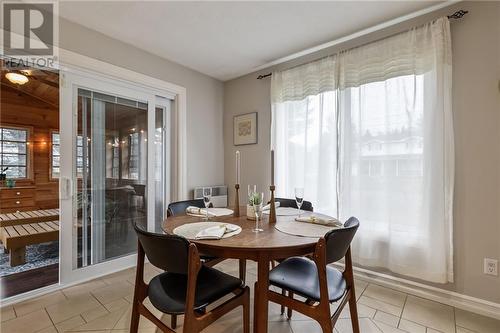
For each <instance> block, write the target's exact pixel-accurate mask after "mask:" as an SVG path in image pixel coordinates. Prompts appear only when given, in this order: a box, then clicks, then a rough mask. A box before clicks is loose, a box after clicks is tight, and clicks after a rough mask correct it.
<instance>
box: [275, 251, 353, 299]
mask: <svg viewBox="0 0 500 333" xmlns="http://www.w3.org/2000/svg"><path fill="white" fill-rule="evenodd" d="M326 275H327V281H328V295H329V299H330V302H335V301H337V300H339V299H340V298H342V296H343V295H344V293H345V290H346V281H345V280H344V277H343V276H342V273H341V272H340V271H338V270H337V269H335V268H333V267H330V266H326ZM269 282H270V283H271V285H274V286H276V287H279V288H283V289H286V290H290V291H292V292H293V293H295V294H297V295H300V296H303V297H305V298H309V299H312V300H315V301H319V300H320V296H319V295H320V293H319V278H318V270H317V268H316V264H315V263H314V261H312V260H310V259H307V258H303V257H293V258H288V259H286V260H285V261H283V262H282V263H281V264H279V265H278V266H276V267H275V268H273V269H272V270H271V272H270V273H269Z"/></svg>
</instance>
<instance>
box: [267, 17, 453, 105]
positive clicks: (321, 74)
mask: <svg viewBox="0 0 500 333" xmlns="http://www.w3.org/2000/svg"><path fill="white" fill-rule="evenodd" d="M436 63H438V64H446V65H451V38H450V29H449V21H448V19H447V18H446V17H442V18H439V19H437V20H435V21H432V22H429V23H427V24H425V25H423V26H419V27H416V28H413V29H411V30H409V31H406V32H403V33H400V34H397V35H394V36H391V37H388V38H385V39H381V40H378V41H375V42H372V43H369V44H366V45H363V46H360V47H356V48H353V49H350V50H346V51H342V52H339V53H338V54H334V55H332V56H328V57H326V58H322V59H320V60H317V61H314V62H311V63H307V64H304V65H301V66H297V67H294V68H291V69H288V70H284V71H278V72H274V73H273V76H272V80H271V103H281V102H285V101H297V100H302V99H304V98H306V97H307V96H314V95H317V94H320V93H323V92H326V91H333V90H335V89H338V88H340V89H345V88H352V87H358V86H360V85H363V84H367V83H370V82H379V81H385V80H388V79H391V78H394V77H398V76H404V75H418V74H423V73H426V72H429V71H432V70H433V69H434V68H435V67H436Z"/></svg>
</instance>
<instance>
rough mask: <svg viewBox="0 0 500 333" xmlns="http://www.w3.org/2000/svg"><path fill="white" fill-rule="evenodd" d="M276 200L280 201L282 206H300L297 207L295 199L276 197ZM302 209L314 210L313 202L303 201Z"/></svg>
mask: <svg viewBox="0 0 500 333" xmlns="http://www.w3.org/2000/svg"><path fill="white" fill-rule="evenodd" d="M274 200H275V201H276V202H279V203H280V207H292V208H299V207H297V202H295V199H285V198H276V199H274ZM300 209H302V210H306V211H309V212H312V211H313V206H312V203H311V202H310V201H305V200H304V201H302V206H301V207H300Z"/></svg>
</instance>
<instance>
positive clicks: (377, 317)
mask: <svg viewBox="0 0 500 333" xmlns="http://www.w3.org/2000/svg"><path fill="white" fill-rule="evenodd" d="M216 267H218V268H219V269H221V270H223V271H225V272H227V273H229V274H233V275H235V276H236V275H237V274H238V273H237V272H238V265H237V262H236V261H225V262H222V263H221V264H219V265H217V266H216ZM255 268H256V267H255V264H254V263H250V262H249V263H248V272H247V284H248V285H250V286H253V283H254V282H255V279H256V276H255ZM158 273H159V271H158V270H157V269H156V268H154V267H152V266H147V271H146V274H145V275H146V280H148V279H151V278H152V277H153V276H154V275H156V274H158ZM133 283H134V270H133V269H128V270H125V271H122V272H119V273H115V274H112V275H108V276H105V277H102V278H99V279H96V280H93V281H90V282H87V283H83V284H80V285H77V286H74V287H70V288H67V289H64V290H61V291H57V292H54V293H52V294H48V295H44V296H41V297H39V298H36V299H32V300H29V301H26V302H23V303H19V304H15V305H13V306H8V307H4V308H2V310H1V315H0V316H1V326H0V332H2V333H31V332H39V333H58V332H59V333H60V332H87V333H104V332H105V333H125V332H128V329H129V323H130V311H131V300H132V293H133ZM356 288H357V290H356V291H357V297H358V312H359V317H360V318H359V322H360V326H361V332H362V333H398V332H400V333H405V332H406V333H439V332H441V333H499V332H500V321H497V320H493V319H491V318H487V317H483V316H479V315H476V314H473V313H469V312H466V311H463V310H460V309H455V308H453V307H450V306H447V305H443V304H440V303H436V302H432V301H428V300H425V299H422V298H418V297H415V296H411V295H407V294H405V293H401V292H398V291H395V290H392V289H388V288H385V287H381V286H378V285H375V284H369V283H367V282H365V281H362V280H357V281H356ZM332 307H334V306H333V305H332ZM150 308H152V307H151V306H150ZM346 310H347V309H346ZM346 310H344V311H343V312H342V314H341V318H340V319H339V321H338V322H337V325H336V328H335V330H336V333H344V332H351V331H352V330H351V322H350V319H349V312H348V310H347V311H346ZM252 312H253V309H252ZM154 313H155V314H156V315H157V316H158V317H160V313H159V312H158V311H154ZM162 320H164V321H165V322H166V323H167V324H168V323H169V322H170V318H169V317H168V316H167V315H165V316H163V317H162ZM179 322H180V323H182V317H181V318H179ZM139 327H140V329H139V331H140V332H141V333H150V332H151V333H152V332H156V329H155V327H154V326H153V324H152V323H151V322H149V321H148V320H146V319H144V318H142V319H141V322H140V326H139ZM177 331H178V332H182V325H180V326H179V328H178V329H177ZM204 332H207V333H216V332H218V333H237V332H242V328H241V310H240V309H237V310H234V311H233V312H231V313H229V314H227V315H226V316H224V317H222V318H221V319H219V320H218V321H217V322H216V323H215V324H213V325H212V326H210V327H209V328H207V329H206V330H205V331H204ZM269 332H270V333H320V332H321V331H320V328H319V325H318V324H316V323H315V322H313V321H311V320H309V319H308V318H307V317H305V316H302V315H300V314H298V313H294V314H293V316H292V320H289V321H288V320H286V319H285V317H284V316H281V315H280V309H279V306H278V305H276V304H272V303H271V304H270V308H269Z"/></svg>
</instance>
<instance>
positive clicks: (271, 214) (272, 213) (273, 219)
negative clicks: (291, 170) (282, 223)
mask: <svg viewBox="0 0 500 333" xmlns="http://www.w3.org/2000/svg"><path fill="white" fill-rule="evenodd" d="M275 188H276V187H275V186H274V185H271V186H269V189H270V190H271V202H270V205H271V207H270V209H269V223H276V205H275V203H274V190H275Z"/></svg>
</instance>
